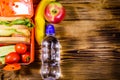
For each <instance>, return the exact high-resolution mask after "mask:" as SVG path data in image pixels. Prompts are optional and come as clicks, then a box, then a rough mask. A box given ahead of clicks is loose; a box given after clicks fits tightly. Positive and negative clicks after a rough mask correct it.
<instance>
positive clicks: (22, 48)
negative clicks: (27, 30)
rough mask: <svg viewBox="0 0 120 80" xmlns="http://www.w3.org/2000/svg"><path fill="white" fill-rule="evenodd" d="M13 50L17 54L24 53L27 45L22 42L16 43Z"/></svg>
mask: <svg viewBox="0 0 120 80" xmlns="http://www.w3.org/2000/svg"><path fill="white" fill-rule="evenodd" d="M15 50H16V52H17V53H19V54H24V53H25V52H26V51H27V45H25V44H24V43H17V44H16V45H15Z"/></svg>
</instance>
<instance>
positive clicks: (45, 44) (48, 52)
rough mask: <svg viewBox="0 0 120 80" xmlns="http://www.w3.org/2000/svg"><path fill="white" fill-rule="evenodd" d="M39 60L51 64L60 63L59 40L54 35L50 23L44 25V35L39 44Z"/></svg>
mask: <svg viewBox="0 0 120 80" xmlns="http://www.w3.org/2000/svg"><path fill="white" fill-rule="evenodd" d="M41 62H42V64H44V63H52V65H57V64H59V63H60V42H59V41H58V39H57V38H56V37H55V28H54V26H53V25H52V24H48V25H47V26H46V37H45V38H44V39H43V41H42V44H41Z"/></svg>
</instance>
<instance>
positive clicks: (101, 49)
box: [0, 0, 120, 80]
mask: <svg viewBox="0 0 120 80" xmlns="http://www.w3.org/2000/svg"><path fill="white" fill-rule="evenodd" d="M38 2H39V0H34V5H37V4H38ZM59 2H60V3H62V4H63V6H64V7H65V8H66V17H65V19H64V21H62V22H61V23H59V24H55V29H56V37H57V38H58V39H59V41H60V43H61V45H62V50H61V63H60V67H59V68H57V69H58V70H61V76H60V78H59V80H120V0H59ZM41 66H42V65H41V61H40V46H38V45H37V43H36V44H35V61H34V62H33V63H31V64H30V65H27V66H22V69H21V70H19V71H12V72H8V71H0V76H1V79H0V80H42V76H41V73H40V71H41Z"/></svg>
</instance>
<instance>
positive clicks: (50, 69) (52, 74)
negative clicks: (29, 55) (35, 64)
mask: <svg viewBox="0 0 120 80" xmlns="http://www.w3.org/2000/svg"><path fill="white" fill-rule="evenodd" d="M52 64H53V63H44V64H42V66H41V77H42V79H43V80H56V79H59V78H60V76H61V69H60V64H58V65H52Z"/></svg>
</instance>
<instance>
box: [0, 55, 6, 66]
mask: <svg viewBox="0 0 120 80" xmlns="http://www.w3.org/2000/svg"><path fill="white" fill-rule="evenodd" d="M0 63H2V64H5V57H4V56H2V57H0Z"/></svg>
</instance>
